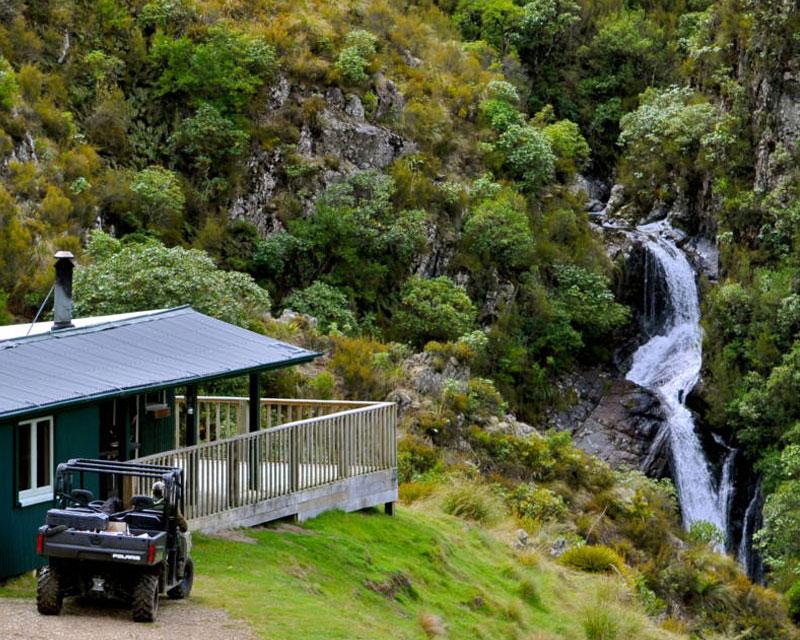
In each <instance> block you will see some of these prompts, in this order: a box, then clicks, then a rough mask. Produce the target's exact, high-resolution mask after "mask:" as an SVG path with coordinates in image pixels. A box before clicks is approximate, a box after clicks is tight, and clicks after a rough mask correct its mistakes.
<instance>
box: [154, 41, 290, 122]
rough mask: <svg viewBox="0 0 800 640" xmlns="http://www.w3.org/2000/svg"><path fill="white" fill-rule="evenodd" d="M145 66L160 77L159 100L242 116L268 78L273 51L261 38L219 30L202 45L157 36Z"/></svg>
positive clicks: (272, 66)
mask: <svg viewBox="0 0 800 640" xmlns="http://www.w3.org/2000/svg"><path fill="white" fill-rule="evenodd" d="M149 61H150V63H151V65H152V66H153V67H154V68H155V69H158V70H159V72H160V75H159V76H158V80H157V82H156V86H157V87H158V93H159V94H160V95H162V96H166V95H175V96H181V97H184V98H188V99H189V101H190V102H191V103H193V104H194V105H196V106H200V105H202V104H210V105H211V106H213V107H214V109H216V110H217V111H219V112H220V113H222V114H230V113H238V112H239V111H241V110H242V108H243V107H244V106H245V105H246V104H247V103H248V102H249V101H250V99H251V98H252V96H253V95H254V94H255V93H256V91H257V90H258V89H259V88H260V87H261V86H262V85H263V84H264V83H265V82H266V81H267V80H268V79H269V77H270V75H271V73H272V72H273V70H274V68H275V50H274V48H273V47H271V46H270V45H269V44H267V43H266V42H265V41H264V40H262V39H261V38H258V37H253V36H250V35H247V34H243V33H239V32H236V31H232V30H230V29H228V28H226V27H223V26H217V27H212V28H211V29H209V30H208V32H207V35H206V37H205V38H204V40H203V41H202V42H194V41H193V40H192V39H190V38H188V37H185V36H184V37H181V38H171V37H169V36H167V35H164V34H161V33H158V34H156V36H155V37H154V39H153V44H152V46H151V48H150V53H149Z"/></svg>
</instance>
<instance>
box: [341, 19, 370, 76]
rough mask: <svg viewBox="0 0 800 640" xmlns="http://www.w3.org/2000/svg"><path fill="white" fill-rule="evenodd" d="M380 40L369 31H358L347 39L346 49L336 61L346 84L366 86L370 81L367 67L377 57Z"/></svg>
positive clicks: (351, 33)
mask: <svg viewBox="0 0 800 640" xmlns="http://www.w3.org/2000/svg"><path fill="white" fill-rule="evenodd" d="M377 42H378V39H377V38H376V37H375V36H374V35H373V34H371V33H370V32H369V31H364V30H363V29H358V30H356V31H351V32H350V33H348V34H347V37H346V38H345V48H344V49H342V51H341V52H340V53H339V57H338V58H337V60H336V69H337V70H338V71H339V73H340V74H341V75H342V78H343V79H344V80H345V82H348V83H350V84H355V85H359V84H364V83H366V82H367V81H368V80H369V74H368V73H367V67H369V64H370V60H371V59H372V58H373V57H374V56H375V47H376V45H377Z"/></svg>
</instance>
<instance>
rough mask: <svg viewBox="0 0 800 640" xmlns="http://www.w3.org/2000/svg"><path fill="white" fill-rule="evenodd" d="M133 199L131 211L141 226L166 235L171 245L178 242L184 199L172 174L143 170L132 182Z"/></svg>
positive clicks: (179, 186)
mask: <svg viewBox="0 0 800 640" xmlns="http://www.w3.org/2000/svg"><path fill="white" fill-rule="evenodd" d="M131 191H132V192H133V194H134V195H135V198H134V200H133V202H132V207H133V209H134V212H135V214H136V215H137V217H138V219H139V220H140V221H141V222H142V226H143V227H144V228H147V229H153V230H157V231H166V232H167V234H168V237H169V239H170V240H171V241H173V242H178V241H180V238H181V232H182V230H183V207H184V204H185V202H186V198H185V196H184V195H183V191H182V190H181V185H180V182H179V181H178V176H177V175H176V174H175V172H174V171H170V170H169V169H164V168H163V167H158V166H152V167H147V168H146V169H142V170H141V171H140V172H139V173H137V174H136V175H135V176H134V178H133V181H132V182H131Z"/></svg>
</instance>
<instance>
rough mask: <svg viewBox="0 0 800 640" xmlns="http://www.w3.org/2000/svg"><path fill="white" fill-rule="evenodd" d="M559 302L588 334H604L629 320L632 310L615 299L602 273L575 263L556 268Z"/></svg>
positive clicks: (583, 331) (558, 305) (560, 306)
mask: <svg viewBox="0 0 800 640" xmlns="http://www.w3.org/2000/svg"><path fill="white" fill-rule="evenodd" d="M555 273H556V281H557V288H556V290H555V304H556V306H557V307H558V308H559V309H560V310H562V311H563V312H564V313H565V314H566V317H568V318H569V322H570V323H571V324H572V325H573V326H574V327H575V328H576V329H578V330H579V331H581V332H582V333H584V334H585V335H588V336H601V335H603V334H606V333H608V332H609V331H611V330H613V329H616V328H617V327H620V326H622V325H623V324H625V322H627V320H628V317H629V313H630V310H629V309H628V308H627V307H625V306H624V305H621V304H619V303H618V302H617V301H616V300H615V299H614V294H613V293H612V292H611V290H610V289H609V288H608V284H607V282H606V280H605V278H603V277H602V276H601V275H599V274H597V273H593V272H591V271H588V270H586V269H583V268H581V267H578V266H575V265H557V266H556V267H555Z"/></svg>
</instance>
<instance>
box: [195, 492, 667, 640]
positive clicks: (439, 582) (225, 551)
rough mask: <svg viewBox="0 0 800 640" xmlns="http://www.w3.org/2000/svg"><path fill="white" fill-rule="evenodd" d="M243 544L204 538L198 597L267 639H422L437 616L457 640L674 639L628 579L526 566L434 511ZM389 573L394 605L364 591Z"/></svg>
mask: <svg viewBox="0 0 800 640" xmlns="http://www.w3.org/2000/svg"><path fill="white" fill-rule="evenodd" d="M246 535H247V536H248V537H251V538H252V539H253V540H254V541H255V544H249V543H247V542H241V541H232V540H227V539H219V538H211V537H205V536H197V539H196V541H195V551H194V553H195V557H196V562H197V566H198V575H197V583H196V584H197V592H196V593H197V595H196V597H197V598H198V599H201V600H202V601H204V602H207V603H209V604H218V605H221V606H223V607H224V608H226V609H227V610H228V611H229V612H230V613H232V614H233V615H235V616H237V617H241V618H244V619H246V620H247V621H248V622H250V624H251V625H252V626H253V628H254V629H255V630H256V631H257V633H258V634H259V635H261V636H262V637H265V638H275V639H278V638H290V637H291V638H293V639H295V640H301V639H303V638H309V639H310V638H315V639H317V638H342V639H356V638H370V639H378V638H423V637H425V636H424V633H423V631H422V629H421V626H420V624H419V621H418V617H419V614H420V613H421V612H427V613H431V614H434V615H437V616H441V618H442V619H443V620H444V623H445V625H446V627H447V629H448V636H449V637H450V638H530V639H531V640H533V639H536V640H546V639H548V638H569V639H572V638H575V639H578V638H584V637H586V636H585V635H584V631H583V621H584V620H585V618H586V616H587V615H594V616H595V617H597V616H598V615H599V616H600V617H601V618H602V617H603V616H604V612H605V613H608V614H609V615H610V617H611V619H612V624H616V625H617V627H618V633H617V638H618V639H619V640H622V639H623V638H626V637H627V638H670V637H673V636H671V635H670V634H667V633H666V632H664V631H661V630H656V629H654V628H652V627H651V625H650V623H649V621H648V620H647V619H646V618H645V617H644V616H642V615H641V613H640V612H639V611H638V609H637V608H636V606H635V605H634V604H633V603H632V601H631V600H630V598H629V596H628V595H627V592H626V590H625V589H624V587H623V586H622V584H621V583H622V580H621V579H619V578H606V577H599V576H589V575H585V574H578V573H574V572H570V571H567V570H565V569H562V568H561V567H558V566H555V565H553V564H551V563H550V562H547V561H544V560H542V559H541V558H539V557H538V556H537V555H536V554H532V553H526V554H524V555H523V556H520V555H518V554H515V553H514V552H512V551H511V548H510V546H509V545H507V544H504V543H501V542H499V541H498V540H497V539H496V538H495V537H494V536H493V535H492V534H491V533H489V532H487V531H486V530H484V529H481V528H479V527H474V526H471V525H469V524H467V523H465V522H464V521H462V520H459V519H457V518H453V517H450V516H445V515H443V514H440V513H437V512H436V511H435V510H428V512H427V513H423V512H421V511H416V510H411V509H406V508H400V509H399V510H398V513H397V515H396V516H395V517H394V518H388V517H385V516H383V515H379V514H377V513H356V514H342V513H330V514H326V515H323V516H321V517H319V518H316V519H315V520H313V521H310V522H308V523H306V524H305V525H304V526H303V528H302V529H296V528H278V529H277V530H275V529H260V530H254V531H248V532H247V533H246ZM391 572H401V573H402V574H404V575H405V576H407V577H408V578H409V579H410V582H411V588H410V589H408V588H402V587H401V588H400V589H399V591H398V592H397V593H396V594H395V595H394V597H391V596H387V595H383V594H380V593H377V592H375V591H373V590H371V589H369V588H367V586H366V581H373V582H375V583H385V582H388V581H390V579H391V577H390V576H389V575H388V574H389V573H391ZM601 622H602V621H601ZM600 637H602V636H600ZM605 637H611V636H605Z"/></svg>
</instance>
